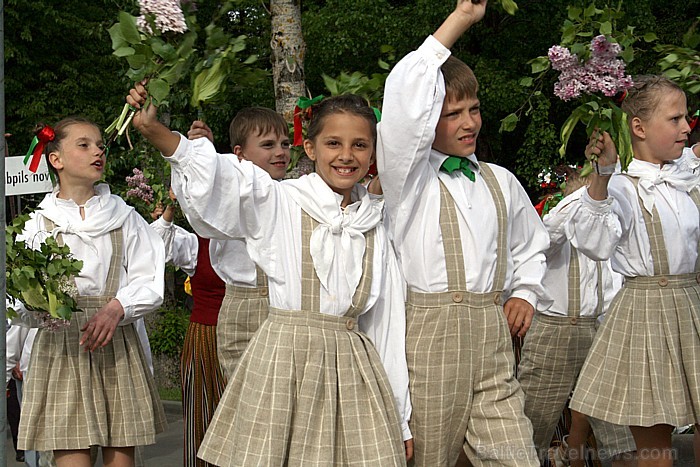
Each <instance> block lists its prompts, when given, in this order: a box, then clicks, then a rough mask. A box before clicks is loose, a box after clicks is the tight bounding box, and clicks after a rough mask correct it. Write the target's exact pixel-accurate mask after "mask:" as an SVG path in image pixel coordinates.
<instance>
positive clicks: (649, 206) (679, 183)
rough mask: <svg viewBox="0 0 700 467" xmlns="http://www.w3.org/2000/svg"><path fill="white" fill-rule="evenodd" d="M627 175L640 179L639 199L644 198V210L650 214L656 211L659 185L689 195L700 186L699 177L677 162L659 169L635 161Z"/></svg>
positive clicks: (657, 166)
mask: <svg viewBox="0 0 700 467" xmlns="http://www.w3.org/2000/svg"><path fill="white" fill-rule="evenodd" d="M627 174H628V175H630V176H632V177H637V178H639V187H638V193H639V197H640V198H642V203H643V204H644V209H646V210H647V211H648V212H649V213H650V214H651V212H652V210H653V209H654V192H655V191H656V186H657V185H661V184H662V183H666V184H668V185H670V186H672V187H673V188H675V189H677V190H680V191H684V192H686V193H688V192H690V190H692V189H693V188H694V187H695V186H697V184H698V176H697V175H696V174H694V173H692V172H691V171H689V170H683V169H682V168H681V167H680V165H679V164H677V163H676V162H675V161H674V162H669V163H666V164H664V165H663V167H659V165H658V164H653V163H651V162H646V161H640V160H638V159H633V160H632V163H631V164H630V165H629V168H628V170H627Z"/></svg>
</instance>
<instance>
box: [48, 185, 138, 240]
mask: <svg viewBox="0 0 700 467" xmlns="http://www.w3.org/2000/svg"><path fill="white" fill-rule="evenodd" d="M95 193H96V195H95V196H93V197H92V198H90V199H89V200H88V201H87V203H85V209H86V216H85V219H84V220H83V221H82V222H80V223H74V222H73V220H72V219H71V216H70V215H69V214H68V211H67V210H66V209H63V208H62V207H61V205H62V204H63V205H65V203H68V202H72V200H71V201H66V200H62V199H59V198H57V197H56V195H57V194H58V190H54V192H53V193H49V194H48V195H46V197H45V198H44V199H43V201H42V202H41V203H40V204H39V207H38V209H37V212H38V213H39V214H41V215H42V216H44V217H46V218H47V219H50V220H51V221H53V223H54V224H56V227H55V228H54V229H53V230H52V231H51V236H52V237H54V238H55V237H56V235H58V234H59V233H67V234H74V235H77V236H78V237H80V239H81V240H83V242H85V243H86V244H87V245H88V246H90V248H92V249H93V250H94V249H95V246H94V243H93V241H92V238H91V237H95V236H99V235H102V234H105V233H107V232H110V231H112V230H114V229H118V228H119V227H121V226H122V224H124V221H125V220H126V218H127V217H128V216H129V214H130V213H131V211H133V210H134V208H132V207H131V206H128V205H127V204H126V203H125V202H124V200H122V199H121V198H120V197H118V196H113V195H112V194H111V193H110V191H109V186H107V185H106V184H100V185H97V186H96V187H95ZM73 204H75V203H73ZM75 208H79V206H78V205H77V204H75Z"/></svg>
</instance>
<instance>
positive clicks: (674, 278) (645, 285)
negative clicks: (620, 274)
mask: <svg viewBox="0 0 700 467" xmlns="http://www.w3.org/2000/svg"><path fill="white" fill-rule="evenodd" d="M698 284H700V273H695V272H693V273H689V274H676V275H670V274H669V275H658V276H637V277H625V282H624V285H623V287H627V288H630V289H655V288H656V289H658V288H667V289H684V288H687V287H697V286H698Z"/></svg>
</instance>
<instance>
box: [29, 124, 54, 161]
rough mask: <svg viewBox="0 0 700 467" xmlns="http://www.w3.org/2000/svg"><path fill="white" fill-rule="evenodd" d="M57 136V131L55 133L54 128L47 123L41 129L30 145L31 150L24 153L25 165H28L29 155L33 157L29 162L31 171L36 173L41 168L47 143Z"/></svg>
mask: <svg viewBox="0 0 700 467" xmlns="http://www.w3.org/2000/svg"><path fill="white" fill-rule="evenodd" d="M55 138H56V133H54V131H53V128H51V127H50V126H48V125H46V126H45V127H44V128H42V129H41V130H39V132H38V133H37V134H36V136H35V137H34V139H32V144H30V145H29V150H27V154H25V155H24V165H27V161H28V160H29V157H30V156H31V157H32V161H31V163H30V164H29V171H30V172H32V173H36V171H37V169H38V168H39V162H41V155H42V154H43V153H44V148H45V147H46V143H48V142H50V141H53V140H54V139H55Z"/></svg>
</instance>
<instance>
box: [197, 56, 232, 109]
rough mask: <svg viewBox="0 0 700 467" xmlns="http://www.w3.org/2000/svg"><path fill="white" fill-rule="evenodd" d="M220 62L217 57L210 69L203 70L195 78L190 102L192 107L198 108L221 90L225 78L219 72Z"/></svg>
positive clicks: (220, 59)
mask: <svg viewBox="0 0 700 467" xmlns="http://www.w3.org/2000/svg"><path fill="white" fill-rule="evenodd" d="M221 61H222V58H221V57H219V59H218V60H216V61H215V62H214V65H213V66H212V67H211V68H205V69H204V70H202V72H201V73H199V74H198V75H197V77H196V78H195V80H194V89H193V90H192V99H191V101H190V102H191V104H192V106H194V107H199V105H200V103H202V102H206V101H208V100H209V99H211V98H213V97H214V96H215V95H216V94H217V93H218V92H219V89H221V85H222V83H223V81H224V78H225V75H224V73H222V72H221Z"/></svg>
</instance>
